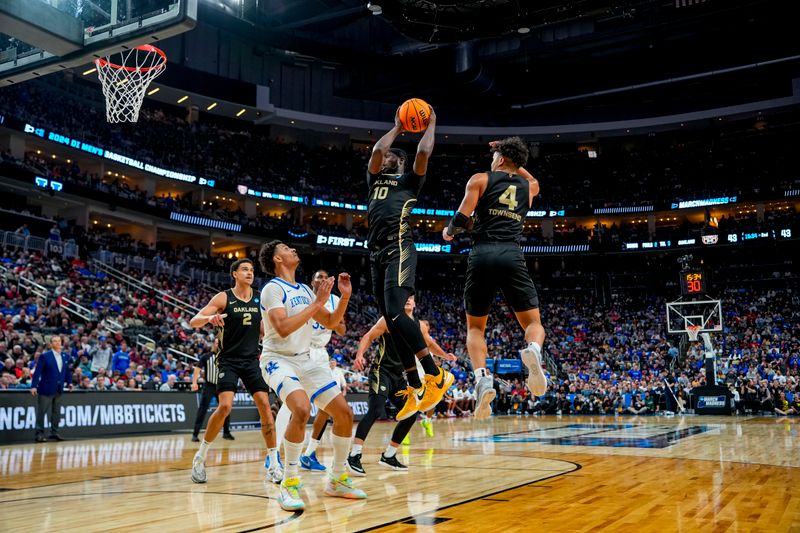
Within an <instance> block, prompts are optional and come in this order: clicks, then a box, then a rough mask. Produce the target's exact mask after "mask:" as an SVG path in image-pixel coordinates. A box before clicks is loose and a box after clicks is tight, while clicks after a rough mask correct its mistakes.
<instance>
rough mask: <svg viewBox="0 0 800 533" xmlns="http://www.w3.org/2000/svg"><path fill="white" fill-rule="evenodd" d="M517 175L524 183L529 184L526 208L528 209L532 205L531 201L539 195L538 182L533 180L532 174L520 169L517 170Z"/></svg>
mask: <svg viewBox="0 0 800 533" xmlns="http://www.w3.org/2000/svg"><path fill="white" fill-rule="evenodd" d="M517 174H519V175H520V176H522V177H523V178H525V181H527V182H528V183H529V184H530V187H529V188H528V207H530V206H531V204H532V203H533V199H534V198H536V196H537V195H538V194H539V180H537V179H536V178H534V177H533V174H531V173H530V172H528V171H527V170H525V169H524V168H522V167H519V168H518V169H517Z"/></svg>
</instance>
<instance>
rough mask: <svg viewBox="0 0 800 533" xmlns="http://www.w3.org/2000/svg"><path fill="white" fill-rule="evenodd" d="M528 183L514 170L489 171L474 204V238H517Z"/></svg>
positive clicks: (497, 239) (488, 240) (498, 240)
mask: <svg viewBox="0 0 800 533" xmlns="http://www.w3.org/2000/svg"><path fill="white" fill-rule="evenodd" d="M529 195H530V184H529V183H528V180H526V179H525V178H523V177H522V176H518V175H517V174H509V173H508V172H489V181H488V183H487V185H486V190H485V191H484V192H483V196H481V197H480V199H479V200H478V205H477V206H475V213H474V216H475V220H474V223H473V227H472V238H473V240H474V241H475V242H519V241H520V240H521V239H522V230H523V227H524V224H525V217H526V216H527V215H528V208H529V207H530V206H529V203H530V196H529Z"/></svg>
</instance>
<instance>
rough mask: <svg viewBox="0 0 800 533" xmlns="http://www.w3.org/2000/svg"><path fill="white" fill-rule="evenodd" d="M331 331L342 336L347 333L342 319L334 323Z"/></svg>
mask: <svg viewBox="0 0 800 533" xmlns="http://www.w3.org/2000/svg"><path fill="white" fill-rule="evenodd" d="M333 331H335V332H336V334H337V335H339V336H342V335H344V334H345V333H347V325H346V324H345V323H344V319H342V320H341V322H339V323H338V324H337V325H336V327H335V328H334V330H333Z"/></svg>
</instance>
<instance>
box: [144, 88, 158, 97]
mask: <svg viewBox="0 0 800 533" xmlns="http://www.w3.org/2000/svg"><path fill="white" fill-rule="evenodd" d="M160 90H161V87H156V88H155V89H153V90H152V91H150V92H148V93H147V96H153V95H154V94H156V93H157V92H158V91H160Z"/></svg>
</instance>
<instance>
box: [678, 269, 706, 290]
mask: <svg viewBox="0 0 800 533" xmlns="http://www.w3.org/2000/svg"><path fill="white" fill-rule="evenodd" d="M680 285H681V295H682V296H691V295H695V294H705V293H706V277H705V274H704V273H703V271H702V270H686V271H684V272H681V274H680Z"/></svg>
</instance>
